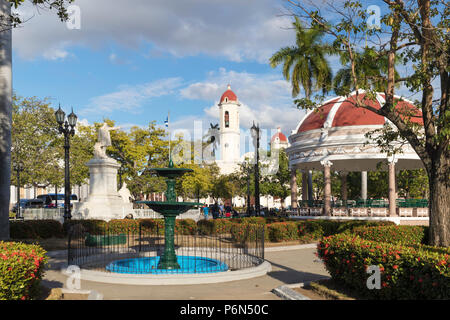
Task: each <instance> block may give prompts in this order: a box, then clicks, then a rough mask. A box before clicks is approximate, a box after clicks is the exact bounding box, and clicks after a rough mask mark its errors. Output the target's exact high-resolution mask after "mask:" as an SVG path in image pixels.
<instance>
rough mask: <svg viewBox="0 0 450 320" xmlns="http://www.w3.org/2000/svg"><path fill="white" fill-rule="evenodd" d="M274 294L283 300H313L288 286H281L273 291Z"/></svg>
mask: <svg viewBox="0 0 450 320" xmlns="http://www.w3.org/2000/svg"><path fill="white" fill-rule="evenodd" d="M272 293H274V294H275V295H277V296H279V297H280V298H281V299H283V300H311V299H310V298H308V297H306V296H304V295H302V294H301V293H299V292H297V291H294V290H292V289H291V288H289V287H287V286H279V287H277V288H275V289H273V290H272Z"/></svg>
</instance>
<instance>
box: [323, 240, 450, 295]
mask: <svg viewBox="0 0 450 320" xmlns="http://www.w3.org/2000/svg"><path fill="white" fill-rule="evenodd" d="M317 251H318V255H319V257H320V258H322V260H323V261H324V264H325V267H326V269H327V270H328V272H329V273H330V275H331V276H332V278H333V279H334V280H335V281H338V282H340V283H341V284H344V285H345V286H347V287H349V288H351V289H353V290H355V291H356V292H357V293H359V294H361V295H363V296H365V297H367V298H375V299H449V298H450V268H449V266H448V257H449V255H448V254H447V253H443V252H436V251H434V250H430V249H429V248H428V247H427V246H420V245H416V247H408V246H403V245H400V244H398V243H397V244H392V243H385V242H376V241H370V240H364V239H362V238H360V237H358V236H357V235H351V234H338V235H335V236H330V237H324V238H323V239H322V241H320V243H319V244H318V250H317ZM371 265H376V266H378V267H379V268H380V271H381V289H372V290H369V289H368V287H367V279H368V278H369V276H370V275H369V274H368V273H367V271H366V270H367V268H368V266H371Z"/></svg>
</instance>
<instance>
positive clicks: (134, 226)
mask: <svg viewBox="0 0 450 320" xmlns="http://www.w3.org/2000/svg"><path fill="white" fill-rule="evenodd" d="M105 227H106V230H105V231H107V232H108V233H111V234H116V233H124V234H133V233H138V232H139V220H133V219H115V220H111V221H109V222H108V223H107V225H106V226H105Z"/></svg>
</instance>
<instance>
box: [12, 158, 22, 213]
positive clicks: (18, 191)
mask: <svg viewBox="0 0 450 320" xmlns="http://www.w3.org/2000/svg"><path fill="white" fill-rule="evenodd" d="M14 170H15V171H16V174H17V176H16V177H17V212H16V218H21V214H20V172H21V171H22V170H23V165H22V163H20V162H16V164H15V165H14Z"/></svg>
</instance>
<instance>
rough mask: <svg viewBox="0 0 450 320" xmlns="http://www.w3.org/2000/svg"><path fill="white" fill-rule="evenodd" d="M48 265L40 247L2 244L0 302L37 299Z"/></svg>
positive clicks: (9, 243)
mask: <svg viewBox="0 0 450 320" xmlns="http://www.w3.org/2000/svg"><path fill="white" fill-rule="evenodd" d="M46 263H47V257H46V256H45V250H44V249H42V248H41V247H40V246H38V245H29V244H24V243H16V242H0V300H29V299H36V298H37V297H38V296H39V294H40V286H39V284H40V281H41V279H42V276H43V273H44V266H45V264H46Z"/></svg>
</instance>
